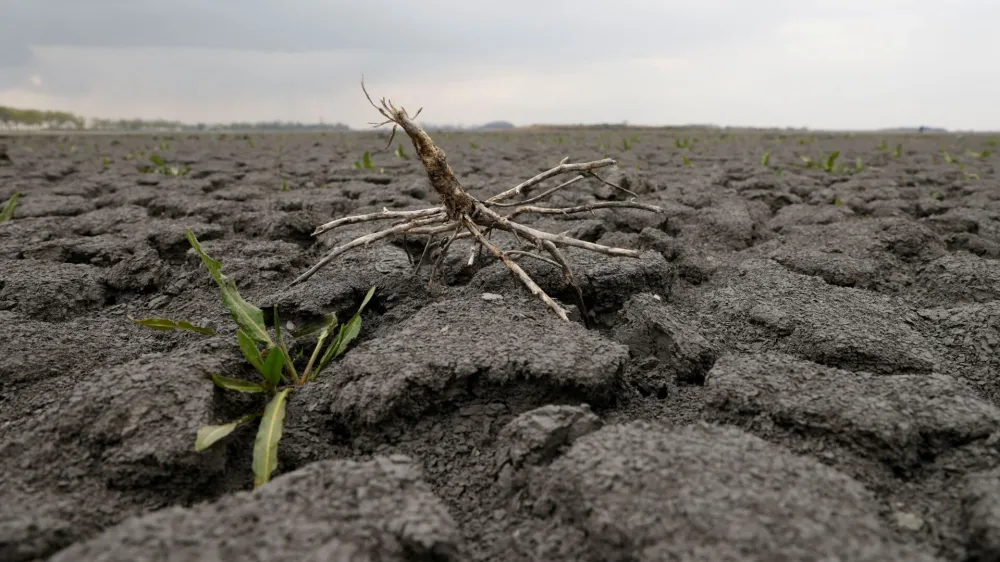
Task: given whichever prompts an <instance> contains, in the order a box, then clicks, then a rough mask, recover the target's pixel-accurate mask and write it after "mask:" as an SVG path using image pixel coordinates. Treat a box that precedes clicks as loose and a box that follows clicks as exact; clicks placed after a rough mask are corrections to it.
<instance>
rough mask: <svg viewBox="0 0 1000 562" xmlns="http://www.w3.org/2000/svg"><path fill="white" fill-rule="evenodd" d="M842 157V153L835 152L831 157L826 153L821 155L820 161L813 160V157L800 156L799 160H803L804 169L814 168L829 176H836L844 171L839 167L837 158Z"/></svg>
mask: <svg viewBox="0 0 1000 562" xmlns="http://www.w3.org/2000/svg"><path fill="white" fill-rule="evenodd" d="M839 157H840V151H839V150H834V151H833V152H831V153H830V154H829V155H827V154H826V153H823V152H821V153H820V159H819V161H816V160H813V159H812V157H811V156H808V155H805V154H803V155H800V156H799V158H800V159H801V160H802V167H803V168H812V169H815V170H823V171H824V172H827V173H829V174H836V173H838V172H839V171H841V170H842V168H840V167H838V166H837V158H839Z"/></svg>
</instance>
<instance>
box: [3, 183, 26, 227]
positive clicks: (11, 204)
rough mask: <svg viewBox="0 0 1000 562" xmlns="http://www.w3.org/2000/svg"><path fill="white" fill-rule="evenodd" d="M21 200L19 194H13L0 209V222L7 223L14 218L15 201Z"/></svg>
mask: <svg viewBox="0 0 1000 562" xmlns="http://www.w3.org/2000/svg"><path fill="white" fill-rule="evenodd" d="M20 198H21V194H20V193H18V192H16V191H15V192H14V193H13V194H12V195H11V196H10V199H8V200H7V202H6V203H4V204H3V207H0V222H7V221H9V220H11V219H13V218H14V209H15V208H17V200H18V199H20Z"/></svg>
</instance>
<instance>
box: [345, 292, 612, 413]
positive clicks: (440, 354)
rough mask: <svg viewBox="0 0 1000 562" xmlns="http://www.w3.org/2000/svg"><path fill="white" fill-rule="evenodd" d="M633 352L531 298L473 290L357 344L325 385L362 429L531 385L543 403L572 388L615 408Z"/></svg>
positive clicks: (588, 397)
mask: <svg viewBox="0 0 1000 562" xmlns="http://www.w3.org/2000/svg"><path fill="white" fill-rule="evenodd" d="M528 296H529V297H530V295H528ZM487 319H488V320H487ZM627 355H628V350H627V349H626V348H625V347H624V346H622V345H619V344H617V343H614V342H611V341H609V340H606V339H604V338H603V337H601V336H599V335H597V334H595V333H593V332H589V331H587V330H586V329H585V328H584V327H583V326H581V325H579V324H575V323H566V322H563V321H561V320H559V318H558V317H556V316H555V315H553V314H552V313H551V312H549V313H548V314H546V311H545V309H544V308H541V307H538V306H534V305H533V304H531V303H529V302H525V301H523V300H522V301H520V302H517V301H512V300H511V299H509V298H505V299H504V300H502V301H490V302H488V301H483V300H482V299H481V298H478V297H474V296H470V297H466V298H461V299H449V300H445V301H441V302H438V303H435V304H433V305H429V306H427V307H425V308H423V309H421V310H420V311H419V312H417V313H416V314H415V315H413V316H412V317H411V318H409V319H408V320H405V321H403V322H402V323H401V324H400V325H399V327H398V329H397V330H395V331H393V332H391V333H388V334H386V335H384V336H381V337H379V338H376V339H373V340H369V341H367V342H364V343H362V344H360V345H358V347H357V348H355V349H354V350H353V351H352V352H351V353H349V354H347V355H346V356H345V357H344V359H343V361H341V362H340V363H339V364H338V366H337V376H336V377H334V378H333V379H331V381H330V382H329V383H325V384H329V394H328V396H329V400H330V405H329V408H331V411H332V413H333V414H334V415H335V416H337V417H338V418H340V419H342V421H344V422H345V423H348V424H350V425H355V426H357V425H373V424H378V423H380V422H384V421H387V420H390V419H392V418H396V417H412V416H418V415H420V414H422V413H424V412H426V411H428V410H431V409H440V408H445V407H448V405H449V404H450V403H454V402H456V401H458V400H462V399H468V398H471V397H475V396H477V395H485V394H486V393H489V392H495V391H496V390H497V389H502V388H504V387H506V386H511V387H513V386H516V385H519V384H524V383H527V384H530V385H532V386H534V387H535V389H536V392H538V398H537V399H538V400H542V399H544V395H545V394H546V393H551V392H569V393H575V394H578V395H580V396H581V397H582V398H583V399H584V400H586V401H587V402H589V403H594V404H602V405H607V404H609V403H613V402H614V399H615V394H614V389H615V385H616V384H618V381H619V377H620V376H621V370H622V368H623V365H624V363H625V361H626V359H627Z"/></svg>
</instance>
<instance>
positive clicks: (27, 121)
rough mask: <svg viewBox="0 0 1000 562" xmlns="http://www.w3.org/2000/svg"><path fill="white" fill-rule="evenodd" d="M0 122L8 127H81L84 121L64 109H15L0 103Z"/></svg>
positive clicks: (84, 123)
mask: <svg viewBox="0 0 1000 562" xmlns="http://www.w3.org/2000/svg"><path fill="white" fill-rule="evenodd" d="M0 123H3V125H4V127H6V128H8V129H12V128H13V129H17V128H21V127H31V128H44V129H83V128H84V127H85V126H86V121H85V120H84V119H83V118H82V117H78V116H76V115H73V114H72V113H69V112H66V111H43V110H40V109H17V108H15V107H4V106H2V105H0Z"/></svg>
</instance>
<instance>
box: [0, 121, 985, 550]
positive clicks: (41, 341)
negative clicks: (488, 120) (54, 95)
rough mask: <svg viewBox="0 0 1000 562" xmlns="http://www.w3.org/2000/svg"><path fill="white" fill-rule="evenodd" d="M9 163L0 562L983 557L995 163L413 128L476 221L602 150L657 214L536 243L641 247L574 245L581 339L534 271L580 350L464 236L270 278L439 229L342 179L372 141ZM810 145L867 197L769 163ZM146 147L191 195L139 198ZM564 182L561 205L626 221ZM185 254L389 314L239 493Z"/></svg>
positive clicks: (109, 148) (343, 311) (409, 187)
mask: <svg viewBox="0 0 1000 562" xmlns="http://www.w3.org/2000/svg"><path fill="white" fill-rule="evenodd" d="M681 137H698V139H699V142H698V143H697V144H696V145H694V148H693V149H692V150H690V151H688V152H687V153H686V154H687V155H688V157H689V159H690V161H691V163H692V165H691V166H685V165H683V164H682V159H681V156H680V154H679V153H680V152H681V151H680V150H679V149H676V148H675V143H674V140H675V138H681ZM623 138H632V141H633V143H632V147H631V149H630V150H623V143H622V139H623ZM882 138H885V140H886V144H887V145H888V146H889V147H895V146H896V144H897V143H902V145H903V149H902V151H901V154H899V156H893V154H892V150H891V149H890V150H885V149H881V150H880V149H879V141H880V140H881V139H882ZM2 140H3V143H2V144H6V145H7V146H8V150H7V152H8V154H9V156H10V162H7V161H4V162H0V200H6V199H7V197H8V196H10V195H11V194H12V193H13V192H20V193H21V194H22V198H21V201H20V204H19V206H18V207H17V211H16V213H15V218H14V220H13V221H10V222H7V223H4V224H0V326H2V328H0V330H2V337H0V356H2V357H3V361H2V362H0V471H2V474H3V477H2V478H0V560H4V561H9V562H26V561H36V560H37V561H41V560H53V561H65V562H70V561H72V562H76V561H89V560H93V561H122V562H125V561H129V562H131V561H164V562H166V561H182V560H185V561H186V560H206V561H208V560H212V561H220V562H221V561H225V562H228V561H237V560H238V561H244V560H261V561H264V560H267V561H281V560H288V561H293V560H294V561H315V562H320V561H327V560H357V561H362V560H365V561H376V560H383V561H384V560H434V561H445V560H471V561H497V562H499V561H521V560H523V561H553V562H560V561H577V560H585V561H587V560H589V561H640V560H643V561H646V560H648V561H653V560H678V561H704V562H717V561H745V560H759V561H772V560H788V561H792V560H851V561H868V560H870V561H887V562H888V561H900V562H904V561H905V562H913V561H977V562H986V561H997V560H1000V370H998V369H1000V261H998V260H1000V182H998V179H997V178H998V175H997V171H998V170H997V166H998V165H1000V158H998V156H997V155H992V156H987V157H984V158H978V157H975V156H972V155H971V154H970V153H969V151H974V152H979V153H981V152H983V151H984V150H992V148H990V145H991V140H990V139H989V138H988V137H985V136H965V137H957V136H940V137H930V136H910V137H879V136H876V135H857V136H853V137H852V136H847V135H823V134H817V135H814V136H804V135H803V136H795V135H788V136H783V137H779V135H778V133H773V134H764V133H736V132H728V133H726V134H722V132H720V131H707V130H679V129H677V130H615V129H589V130H588V129H573V130H534V131H517V132H510V133H503V132H501V133H495V134H492V133H491V134H437V135H435V140H436V141H437V142H438V144H439V145H440V146H441V147H442V148H443V149H444V150H446V151H447V153H448V156H449V162H450V163H451V165H452V166H453V167H454V169H455V171H456V173H457V174H458V176H459V178H461V180H462V181H463V182H464V183H465V185H466V187H467V188H468V189H469V191H470V192H471V193H472V194H473V195H475V196H477V197H480V198H484V197H485V196H488V195H490V194H493V193H497V192H499V191H501V190H503V189H506V188H508V187H511V186H513V185H515V184H516V183H518V182H520V181H521V180H523V179H526V178H528V177H530V176H532V175H534V174H535V173H537V172H539V171H542V170H545V169H548V168H550V167H551V166H552V165H554V164H555V163H556V162H558V161H559V160H560V159H561V158H563V157H564V156H570V157H571V159H573V160H587V159H594V158H599V157H602V156H605V155H608V156H611V157H614V158H616V159H618V160H619V163H620V167H619V168H617V169H614V170H611V171H610V176H611V178H610V179H612V181H616V182H620V183H621V184H623V185H624V186H625V187H628V188H629V189H631V190H633V191H635V192H637V193H638V194H639V195H640V197H641V199H642V200H643V202H646V203H652V204H656V205H659V206H661V207H662V208H663V209H664V213H662V214H659V215H655V214H650V213H644V212H638V211H631V210H628V211H608V210H602V211H598V212H595V213H592V214H590V215H580V216H572V217H571V216H550V217H545V218H539V219H537V220H535V221H534V222H533V223H531V224H533V226H537V227H540V228H545V229H548V230H550V231H553V232H567V233H569V234H571V235H573V236H575V237H578V238H581V239H584V240H588V241H593V242H600V243H604V244H610V245H615V246H624V247H629V248H636V249H639V250H641V257H639V258H637V259H629V258H609V257H607V256H602V255H596V254H591V253H586V252H577V251H573V250H568V251H566V255H567V258H568V259H569V260H570V262H571V263H572V264H573V266H574V268H575V271H576V275H577V278H578V281H579V284H580V286H581V287H582V290H583V295H584V303H585V304H586V307H587V308H588V309H589V310H590V311H591V312H592V313H593V322H590V325H589V326H585V325H584V324H583V323H582V322H580V321H579V309H578V308H574V307H575V306H576V304H577V299H576V293H575V291H574V290H573V289H572V287H570V286H567V285H566V283H565V282H564V280H563V277H562V275H561V274H560V272H559V271H556V270H554V269H553V268H551V267H550V266H549V265H548V264H545V263H543V262H538V261H533V260H529V261H522V264H523V267H524V268H525V269H526V270H527V271H528V272H529V273H530V274H531V275H532V276H533V277H534V278H535V279H536V280H537V281H538V283H539V285H541V286H542V288H543V289H545V290H546V291H547V292H548V293H549V294H550V295H552V296H553V297H554V298H557V299H558V300H559V301H560V302H561V303H563V305H564V306H566V307H568V308H570V309H573V310H575V311H576V319H575V320H574V321H573V322H570V323H565V322H562V321H560V320H559V319H558V318H557V317H556V316H555V315H554V314H552V312H551V311H550V310H548V309H547V308H546V307H545V306H544V305H543V304H542V303H541V302H539V301H538V300H537V299H535V298H534V297H532V296H531V295H530V294H528V293H527V291H526V290H525V289H524V287H523V286H522V285H521V284H520V283H519V282H518V281H517V280H516V279H514V278H513V277H512V276H511V274H510V273H509V272H508V271H507V269H506V268H504V267H503V265H502V264H499V263H497V262H495V261H494V260H492V259H483V260H481V261H479V262H477V263H476V264H474V265H471V266H470V265H469V264H468V257H469V253H470V249H471V246H469V244H468V243H467V241H460V242H457V243H456V244H455V246H454V248H453V250H454V251H453V252H451V253H450V254H449V255H448V256H447V258H446V259H445V260H443V262H442V265H441V269H440V270H439V281H438V283H437V285H436V286H434V287H431V288H429V287H428V285H427V283H426V274H427V273H428V270H429V268H424V270H423V271H422V273H421V277H419V278H418V277H415V276H414V275H413V274H412V266H411V265H410V263H409V258H408V252H409V253H419V251H420V250H421V248H422V247H421V245H420V244H421V243H422V242H423V241H422V240H420V239H412V238H411V239H408V240H406V241H403V240H397V241H394V242H393V243H386V244H375V245H372V246H370V247H367V248H363V249H360V250H359V251H357V252H354V253H350V254H347V255H344V256H343V257H342V258H340V259H339V260H338V261H336V262H334V263H333V264H332V265H330V266H329V267H327V268H326V269H324V270H322V271H321V272H320V273H318V274H317V275H316V276H315V277H314V278H313V279H310V280H309V281H308V282H306V283H304V284H302V285H298V286H295V287H291V288H289V287H288V286H287V284H288V283H289V282H290V281H291V280H292V279H294V278H295V276H297V275H298V274H299V273H301V272H302V271H304V270H305V269H307V268H308V267H309V266H310V265H312V264H313V263H315V260H316V259H317V258H318V257H319V256H320V255H321V254H322V253H323V252H324V250H325V249H329V248H330V247H332V246H334V245H336V244H337V243H338V242H343V241H346V240H350V239H351V238H353V237H355V236H358V235H359V234H360V233H363V232H366V231H367V230H368V229H369V227H370V226H371V225H357V226H352V227H346V228H344V229H342V230H337V231H335V232H332V233H330V234H328V235H325V236H323V237H320V238H318V239H316V238H312V237H311V232H312V230H313V228H314V227H315V226H316V225H318V224H320V223H322V222H325V221H327V220H330V219H331V218H334V217H337V216H343V215H344V214H347V213H362V212H372V211H378V210H381V209H382V208H389V209H398V210H403V209H415V208H421V207H426V206H428V204H430V203H434V202H435V200H434V192H433V191H432V190H431V189H430V188H429V185H428V183H427V178H426V175H425V174H424V172H423V170H422V169H421V168H420V165H419V163H417V161H416V160H413V159H410V160H404V159H401V158H399V157H397V156H395V155H393V154H391V153H390V152H386V153H380V154H376V155H374V157H373V162H374V165H375V167H376V169H374V170H365V169H355V168H353V167H352V166H351V163H352V162H353V161H354V160H357V159H360V155H361V153H362V152H363V151H365V150H369V149H371V150H374V149H375V148H377V147H379V146H380V142H384V139H382V138H379V137H377V136H376V135H374V134H362V133H352V134H342V135H341V134H328V135H321V134H294V135H278V134H257V135H253V136H252V137H249V138H248V137H244V136H242V135H225V136H220V135H216V134H203V135H198V136H196V135H165V136H164V135H161V136H159V137H153V136H150V135H131V136H126V135H122V136H107V135H80V136H66V137H59V136H9V137H8V138H6V139H2ZM800 141H801V142H800ZM161 143H165V145H163V146H161ZM992 143H993V144H995V141H992ZM167 145H168V146H167ZM404 147H405V149H406V151H407V152H409V153H412V150H411V149H410V147H409V146H408V145H404ZM768 148H771V149H772V152H771V158H770V167H764V166H762V165H761V161H760V158H761V155H762V154H763V152H764V151H765V150H766V149H768ZM942 149H943V150H946V151H948V153H949V154H951V155H953V156H956V157H958V159H959V160H960V161H962V162H963V163H964V165H965V169H964V171H965V172H967V173H975V174H977V175H978V179H975V178H971V177H965V176H964V175H963V173H962V170H959V169H958V168H957V167H956V166H955V165H953V164H949V163H946V162H945V159H944V158H943V156H942ZM833 150H839V151H840V152H841V161H842V162H845V163H847V166H848V167H850V168H853V164H854V162H855V158H856V157H860V158H861V159H862V161H863V162H864V163H865V166H866V167H865V169H864V170H863V171H861V172H860V173H855V174H841V175H836V176H835V175H830V174H827V173H826V172H824V171H822V170H806V169H803V168H800V167H796V166H794V165H792V164H793V163H795V162H799V158H798V155H799V154H809V155H811V156H812V157H813V158H814V159H815V158H818V156H819V154H820V151H825V152H827V153H829V152H831V151H833ZM151 151H152V152H157V153H158V154H161V155H162V156H163V157H164V158H165V159H166V160H167V162H168V163H170V164H171V165H176V166H183V165H185V164H189V165H190V166H191V172H190V173H189V174H188V175H186V176H183V177H170V176H166V175H154V174H141V173H139V172H138V170H137V167H138V166H139V165H141V164H140V162H142V163H144V162H143V160H144V158H147V157H148V154H149V152H151ZM140 153H143V154H140ZM128 155H131V156H133V158H131V159H130V158H128ZM105 157H107V158H108V159H109V162H108V163H107V164H105V163H104V162H103V159H104V158H105ZM778 168H783V170H782V171H781V173H778V171H777V169H778ZM283 180H284V182H285V183H286V185H287V190H283V189H282V185H283ZM576 187H578V189H574V190H567V191H563V192H561V194H560V195H558V196H557V198H556V201H554V202H555V203H558V204H565V205H571V204H579V203H581V202H583V201H585V200H592V199H593V198H595V197H596V198H598V199H616V198H620V197H621V194H620V193H619V192H616V191H613V190H611V189H609V188H608V187H607V186H604V185H600V184H598V183H596V182H581V183H579V184H577V185H576ZM526 221H527V219H526ZM528 222H531V221H528ZM185 228H190V229H192V230H193V231H194V232H195V234H196V235H197V236H198V237H199V239H200V240H201V241H202V244H203V246H204V248H205V250H206V251H208V252H209V253H210V254H211V255H212V256H213V257H216V258H217V259H219V260H220V261H222V263H223V264H224V270H225V272H226V273H227V274H228V275H230V276H231V277H232V278H233V279H235V280H236V282H237V284H238V286H239V287H240V291H241V292H242V294H243V295H244V296H245V297H246V298H247V299H248V300H249V301H251V302H253V303H255V304H257V305H258V306H261V307H262V308H266V307H270V306H271V305H277V306H278V307H279V309H280V312H281V314H282V319H283V321H288V322H292V323H301V322H303V321H306V320H309V319H310V318H313V317H315V316H316V315H318V314H321V313H325V312H331V311H333V312H336V313H337V314H338V316H339V317H340V318H346V317H347V316H348V315H349V314H350V313H352V312H353V310H354V309H355V308H356V307H357V306H358V304H359V303H360V300H361V298H362V297H363V296H364V294H365V292H366V291H367V289H368V288H369V287H371V286H372V285H377V286H378V287H379V289H378V292H377V293H376V295H375V297H374V300H373V301H372V302H371V304H370V305H369V306H368V308H367V309H366V310H365V312H364V314H363V322H364V324H363V328H362V331H361V334H360V337H359V338H358V340H356V342H355V343H354V344H353V345H352V347H351V348H350V349H349V350H348V352H347V353H346V354H345V355H344V356H343V357H342V358H340V359H339V360H338V361H337V362H336V363H334V364H333V365H332V368H331V369H330V370H329V371H328V372H327V373H326V374H325V376H324V377H323V378H321V379H320V380H319V381H317V382H316V383H314V384H311V385H309V386H307V387H305V388H303V389H301V390H296V391H295V392H294V393H293V394H292V395H291V398H290V401H289V405H288V414H287V418H286V421H285V432H284V437H283V439H282V442H281V445H280V451H279V469H278V473H277V475H276V477H275V479H274V480H273V481H272V482H271V483H269V484H268V485H266V486H264V487H263V488H261V489H260V490H257V491H252V490H251V488H252V481H251V477H250V474H251V471H250V449H251V446H252V442H253V437H254V435H253V432H254V429H253V427H251V426H247V427H244V428H241V429H240V430H237V432H236V433H234V434H233V435H231V436H230V437H229V438H227V439H226V440H225V441H223V442H221V443H219V444H217V445H216V446H214V447H212V448H211V449H209V450H208V451H205V452H203V453H195V452H194V451H193V442H194V435H195V430H196V428H197V427H199V426H200V425H203V424H211V423H221V422H224V421H228V420H230V419H232V418H233V417H235V416H236V415H238V414H239V413H241V412H245V411H246V409H247V408H250V407H253V405H254V404H253V403H252V400H248V399H247V398H246V397H236V398H234V397H233V396H231V395H228V394H226V393H223V392H221V391H219V390H217V389H216V388H215V387H213V386H212V385H211V384H210V383H209V382H208V381H207V380H206V374H208V373H218V374H226V375H229V376H245V375H248V374H249V371H248V368H247V366H246V365H244V362H243V360H242V359H241V356H240V354H239V351H238V350H237V348H236V345H235V343H234V338H233V328H232V325H231V323H230V322H229V320H228V318H227V314H226V312H225V310H224V309H223V308H222V306H221V303H220V300H219V296H218V293H217V290H216V287H215V285H214V284H213V282H212V281H211V279H210V278H209V277H208V275H207V273H206V271H205V270H204V268H203V267H202V266H201V263H200V261H199V260H198V259H197V257H196V256H194V255H193V254H192V253H190V252H189V251H188V250H189V247H188V244H187V241H186V240H185V238H184V229H185ZM502 241H503V242H504V244H505V246H506V247H508V248H510V247H513V241H511V240H502ZM128 316H133V317H148V316H161V317H169V318H175V319H185V320H189V321H191V322H193V323H196V324H199V325H205V326H210V327H213V328H215V329H217V330H218V332H219V333H218V335H216V336H201V335H198V334H193V333H189V332H177V333H174V332H169V333H165V332H153V331H151V330H148V329H146V328H143V327H140V326H136V325H134V324H132V323H131V322H130V321H129V320H128V318H127V317H128Z"/></svg>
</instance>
